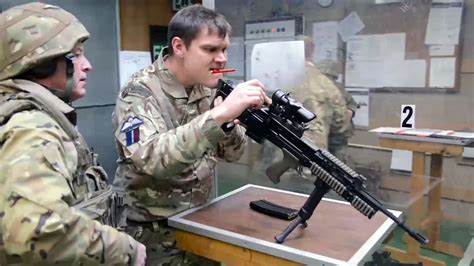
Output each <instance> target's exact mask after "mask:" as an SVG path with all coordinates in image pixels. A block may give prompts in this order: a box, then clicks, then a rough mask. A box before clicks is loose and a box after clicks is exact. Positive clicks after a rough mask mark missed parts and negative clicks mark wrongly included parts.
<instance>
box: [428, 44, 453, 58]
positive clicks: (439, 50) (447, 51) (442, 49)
mask: <svg viewBox="0 0 474 266" xmlns="http://www.w3.org/2000/svg"><path fill="white" fill-rule="evenodd" d="M454 48H455V45H442V44H440V45H435V44H433V45H430V55H431V56H452V55H454Z"/></svg>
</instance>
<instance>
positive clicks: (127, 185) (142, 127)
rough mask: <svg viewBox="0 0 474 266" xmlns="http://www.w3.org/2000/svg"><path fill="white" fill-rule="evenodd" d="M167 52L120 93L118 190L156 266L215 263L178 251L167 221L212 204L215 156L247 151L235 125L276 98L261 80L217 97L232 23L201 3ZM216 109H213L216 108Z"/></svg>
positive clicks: (182, 16) (190, 10) (174, 28)
mask: <svg viewBox="0 0 474 266" xmlns="http://www.w3.org/2000/svg"><path fill="white" fill-rule="evenodd" d="M168 32H169V33H168V47H167V48H164V49H163V50H162V51H161V53H160V55H159V57H158V59H157V60H156V61H155V62H154V63H153V64H152V65H150V66H148V67H147V68H145V69H143V70H141V71H139V72H137V73H135V74H134V75H133V76H132V77H131V78H130V80H129V81H128V83H127V84H126V85H125V86H124V87H123V88H122V89H121V91H120V93H119V97H118V99H117V103H116V108H115V112H114V114H113V117H112V120H113V123H114V126H115V138H116V142H117V147H118V153H119V160H118V163H119V166H118V169H117V172H116V177H115V180H114V185H115V186H116V188H117V191H119V192H123V197H124V199H123V202H124V212H123V215H122V225H123V226H125V227H126V230H127V231H128V232H129V233H130V234H131V235H133V236H134V237H136V239H138V240H139V241H140V242H142V243H144V244H145V245H146V246H147V249H148V251H149V252H148V257H147V264H150V265H157V264H163V265H183V264H197V265H213V264H215V262H213V261H210V260H207V259H205V258H201V257H198V256H194V255H192V254H189V253H185V252H183V251H181V250H179V249H178V248H177V247H176V239H175V231H174V230H173V229H171V228H170V227H168V226H167V218H168V217H170V216H172V215H175V214H177V213H179V212H182V211H184V210H187V209H189V208H192V207H194V206H198V205H201V204H203V203H206V202H207V201H208V200H209V198H210V195H211V190H212V184H213V178H214V173H215V168H216V163H217V158H223V159H225V160H227V161H235V160H237V159H238V158H239V157H240V156H241V155H242V153H243V150H244V147H245V145H246V141H245V137H244V130H243V128H241V127H240V126H239V125H237V126H235V127H229V128H227V127H221V126H222V125H223V124H224V122H227V121H234V122H236V123H238V121H237V120H235V118H236V117H238V116H239V115H240V114H241V113H242V112H243V111H244V110H245V109H246V108H249V107H256V108H258V107H260V106H261V105H262V104H264V103H270V102H271V100H270V99H269V98H268V97H267V96H266V95H265V92H264V91H263V89H262V88H263V85H262V84H261V83H260V82H258V81H256V80H252V81H248V82H245V83H241V84H239V85H237V86H236V87H235V89H234V90H233V92H232V93H231V94H230V95H229V96H227V98H226V99H225V100H222V98H220V97H219V98H217V99H216V100H215V101H213V99H214V96H213V95H214V94H215V89H214V88H216V87H217V82H218V80H219V78H221V77H222V74H212V70H214V69H221V68H224V66H225V64H226V62H227V47H228V46H229V34H230V25H229V24H228V22H227V21H226V19H225V18H224V17H223V16H222V15H220V14H217V13H216V12H214V11H212V10H209V9H207V8H204V7H202V6H200V5H193V6H189V7H186V8H184V9H182V10H180V11H179V12H178V13H177V14H176V15H175V16H174V17H173V18H172V19H171V21H170V23H169V28H168ZM211 104H214V107H213V108H211Z"/></svg>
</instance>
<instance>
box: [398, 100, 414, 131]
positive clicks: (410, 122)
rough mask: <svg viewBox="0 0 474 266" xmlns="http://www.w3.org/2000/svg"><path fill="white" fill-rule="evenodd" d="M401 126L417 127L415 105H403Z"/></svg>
mask: <svg viewBox="0 0 474 266" xmlns="http://www.w3.org/2000/svg"><path fill="white" fill-rule="evenodd" d="M400 127H403V128H415V105H402V109H401V114H400Z"/></svg>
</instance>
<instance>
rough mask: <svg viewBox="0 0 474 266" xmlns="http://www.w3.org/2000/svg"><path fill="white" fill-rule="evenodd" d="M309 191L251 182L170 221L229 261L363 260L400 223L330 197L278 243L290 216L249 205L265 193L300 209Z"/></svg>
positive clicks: (200, 249) (200, 247)
mask: <svg viewBox="0 0 474 266" xmlns="http://www.w3.org/2000/svg"><path fill="white" fill-rule="evenodd" d="M307 197H308V196H307V195H304V194H298V193H293V192H289V191H284V190H278V189H272V188H266V187H260V186H255V185H246V186H244V187H241V188H239V189H237V190H234V191H232V192H229V193H227V194H225V195H222V196H220V197H218V198H216V199H214V200H212V201H211V202H210V203H208V204H206V205H204V206H201V207H197V208H193V209H190V210H188V211H185V212H183V213H180V214H178V215H176V216H173V217H171V218H170V219H169V220H168V224H169V225H170V226H172V227H175V228H177V229H178V230H177V233H176V238H177V242H178V246H179V247H180V248H182V249H184V250H186V251H188V252H192V253H195V254H198V255H200V256H204V257H207V258H210V259H213V260H216V261H219V262H222V263H225V264H226V265H300V264H308V265H362V264H363V262H364V261H366V260H368V259H369V258H370V256H371V255H372V253H373V252H374V251H376V250H377V248H379V247H380V245H381V243H382V242H383V241H384V239H385V238H386V237H387V236H388V235H389V233H390V232H391V231H392V230H393V228H394V227H395V224H394V222H393V221H392V220H390V219H389V218H387V217H386V216H385V215H384V214H382V213H380V212H378V213H377V214H375V215H374V217H372V219H370V220H369V219H368V218H367V217H365V216H364V215H362V214H360V213H359V212H358V211H357V210H356V209H354V208H353V207H352V206H351V205H349V204H348V203H347V202H345V201H337V200H332V199H326V198H324V199H323V200H322V201H321V202H320V204H319V205H318V207H317V208H316V210H315V212H314V214H313V216H312V217H311V219H309V220H308V227H306V228H304V229H302V228H301V227H298V228H296V229H295V230H294V231H293V232H292V233H291V234H290V235H289V236H288V238H286V240H285V242H284V243H283V244H277V243H275V240H274V237H275V236H276V235H278V234H280V233H281V231H282V230H283V229H284V228H285V227H286V226H287V225H288V224H289V222H288V221H285V220H280V219H277V218H273V217H270V216H266V215H264V214H261V213H257V212H255V211H253V210H251V209H250V208H249V202H250V201H253V200H259V199H265V200H268V201H271V202H273V203H277V204H279V205H283V206H286V207H290V208H294V209H299V208H300V207H301V206H302V205H303V204H304V202H305V200H306V198H307ZM391 212H392V213H393V214H394V215H395V216H397V217H399V216H400V215H401V212H398V211H391Z"/></svg>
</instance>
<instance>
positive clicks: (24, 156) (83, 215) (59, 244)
mask: <svg viewBox="0 0 474 266" xmlns="http://www.w3.org/2000/svg"><path fill="white" fill-rule="evenodd" d="M88 37H89V33H88V32H87V30H86V29H85V27H84V26H83V25H82V24H81V23H80V22H79V21H78V20H77V19H76V18H75V17H74V16H73V15H72V14H70V13H68V12H66V11H64V10H63V9H61V8H59V7H57V6H53V5H47V4H43V3H30V4H26V5H21V6H16V7H13V8H11V9H8V10H6V11H5V12H3V13H1V14H0V40H1V41H0V224H1V226H0V237H1V239H0V265H7V264H20V265H38V264H41V265H43V264H47V265H49V264H56V263H57V264H61V265H79V264H81V265H98V264H108V265H143V264H144V261H145V258H146V254H145V253H146V251H145V247H144V246H143V245H142V244H140V243H138V242H137V241H135V240H134V239H133V238H132V237H130V236H128V235H127V234H125V233H121V232H119V231H117V230H116V229H114V228H113V227H112V226H109V225H105V224H110V225H114V216H115V208H113V206H115V205H114V199H115V198H114V197H113V194H112V189H111V188H110V186H109V185H108V183H107V175H106V174H105V171H104V170H103V169H102V168H101V167H100V166H98V165H97V162H96V155H95V154H93V153H92V152H91V151H90V149H89V147H88V146H87V144H86V143H85V141H84V138H83V137H82V136H81V134H80V133H79V132H78V131H77V129H76V127H75V126H74V125H75V112H74V109H73V108H72V107H71V106H70V105H69V103H70V102H71V101H74V100H76V99H79V98H81V97H83V96H84V95H85V93H86V91H85V86H86V78H87V73H88V72H89V71H90V70H91V69H92V67H91V65H90V63H89V61H88V60H87V58H86V57H85V55H84V46H83V42H84V41H85V40H86V39H87V38H88ZM111 207H112V208H111Z"/></svg>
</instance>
